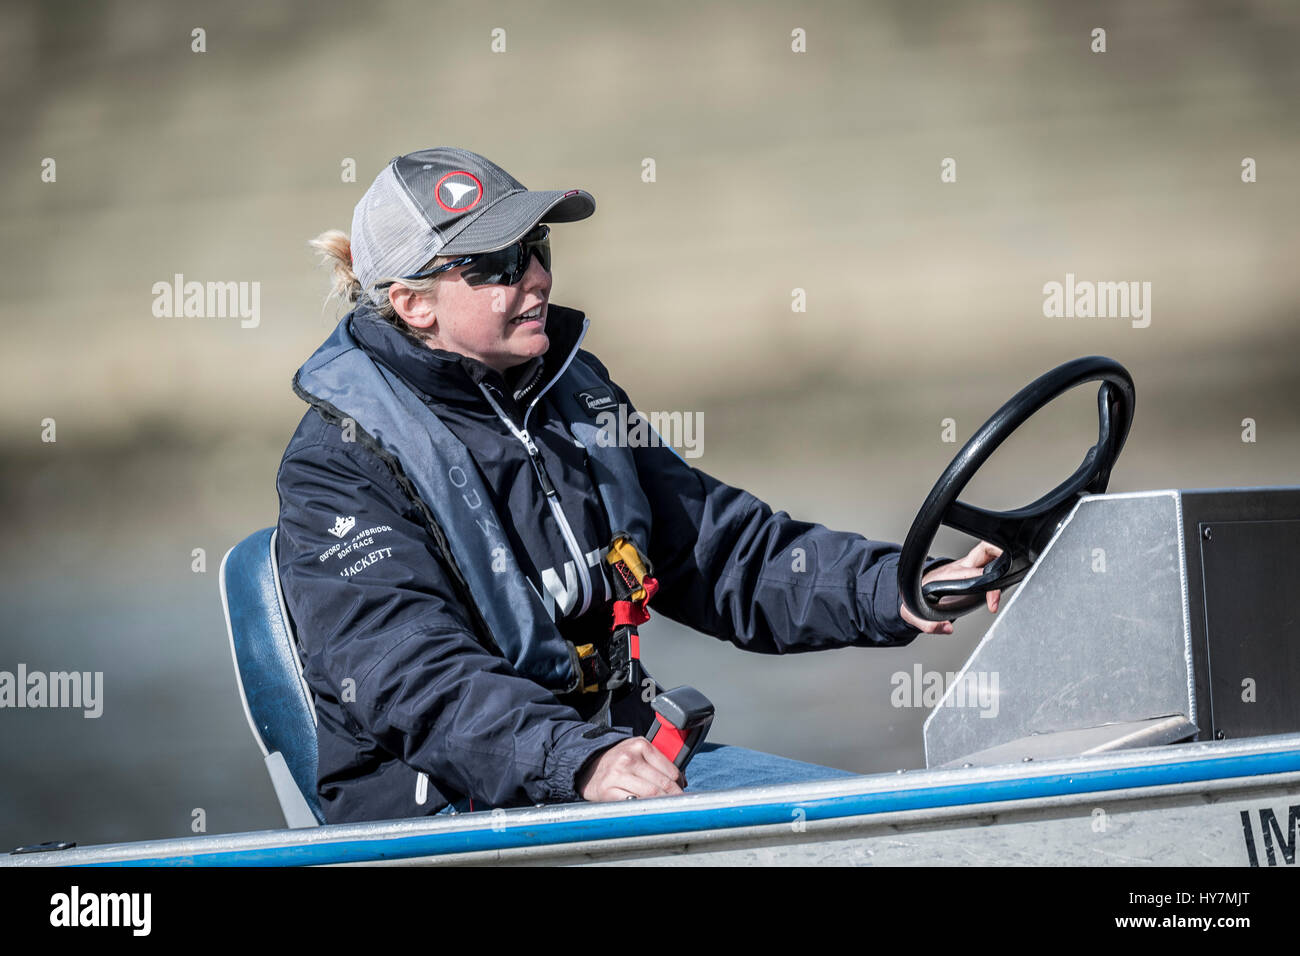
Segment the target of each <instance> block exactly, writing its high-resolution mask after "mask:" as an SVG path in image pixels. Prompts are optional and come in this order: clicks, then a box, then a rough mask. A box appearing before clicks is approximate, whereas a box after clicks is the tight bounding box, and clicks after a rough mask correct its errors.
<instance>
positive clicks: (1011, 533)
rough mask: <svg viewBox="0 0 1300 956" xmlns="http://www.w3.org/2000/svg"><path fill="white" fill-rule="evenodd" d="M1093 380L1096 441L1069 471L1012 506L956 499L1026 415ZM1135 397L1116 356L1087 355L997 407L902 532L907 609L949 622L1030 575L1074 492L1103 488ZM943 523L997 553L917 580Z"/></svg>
mask: <svg viewBox="0 0 1300 956" xmlns="http://www.w3.org/2000/svg"><path fill="white" fill-rule="evenodd" d="M1092 381H1100V382H1101V383H1102V384H1101V387H1100V388H1099V389H1098V390H1097V418H1098V430H1097V444H1095V445H1093V446H1092V447H1091V448H1089V449H1088V453H1087V455H1085V456H1084V459H1083V464H1081V465H1080V466H1079V467H1078V469H1077V470H1076V471H1075V472H1074V474H1073V475H1071V476H1070V477H1069V478H1067V479H1066V480H1065V481H1063V482H1061V484H1060V485H1058V486H1057V487H1056V488H1054V489H1053V490H1052V491H1049V492H1048V493H1047V494H1045V495H1043V497H1041V498H1039V499H1038V500H1037V501H1035V502H1033V503H1032V504H1028V505H1025V506H1024V507H1023V508H1017V509H1016V510H1014V511H986V510H985V509H983V508H976V507H975V506H973V505H968V504H966V503H965V502H962V501H958V500H957V496H958V495H959V494H961V492H962V489H963V488H965V487H966V485H967V484H969V483H970V480H971V479H972V478H973V477H975V472H977V471H978V470H979V468H980V466H981V465H983V464H984V462H985V461H987V460H988V458H989V456H990V455H992V454H993V452H994V451H996V450H997V449H998V446H1000V445H1001V444H1002V443H1003V442H1004V441H1006V440H1007V438H1009V437H1010V436H1011V433H1012V432H1014V431H1015V430H1016V429H1017V428H1019V427H1020V426H1021V425H1022V424H1024V423H1025V421H1027V420H1028V419H1029V417H1030V416H1032V415H1033V414H1034V413H1035V412H1037V411H1038V410H1039V409H1041V408H1042V407H1043V406H1044V405H1046V404H1048V403H1049V402H1050V401H1052V400H1053V399H1054V398H1056V397H1057V396H1058V395H1060V394H1062V393H1063V392H1067V391H1069V390H1070V389H1072V388H1074V387H1075V386H1076V385H1082V384H1083V383H1085V382H1092ZM1133 403H1134V390H1133V379H1132V377H1131V376H1130V375H1129V373H1128V370H1127V369H1126V368H1124V366H1122V365H1120V364H1119V363H1118V362H1116V361H1115V360H1114V359H1110V358H1106V357H1105V356H1103V355H1089V356H1086V357H1084V358H1077V359H1074V360H1073V361H1071V362H1066V363H1065V364H1064V365H1061V366H1058V367H1057V368H1054V369H1052V370H1051V371H1050V372H1048V373H1047V374H1046V375H1042V376H1040V377H1039V378H1037V379H1035V380H1034V381H1033V382H1030V383H1029V384H1028V385H1026V386H1025V387H1024V388H1022V389H1021V390H1020V391H1019V392H1017V393H1016V394H1015V395H1014V396H1013V397H1012V398H1011V400H1010V401H1009V402H1007V403H1006V404H1005V405H1003V406H1002V407H1001V408H999V409H998V410H997V411H996V412H994V414H993V417H992V418H990V419H989V420H988V421H987V422H985V423H984V425H983V426H982V427H981V428H980V430H979V431H977V432H976V433H975V434H974V435H973V436H972V437H971V440H970V441H968V442H967V443H966V444H965V446H964V447H963V448H962V450H961V451H959V452H958V453H957V457H956V458H954V459H953V460H952V463H951V464H950V465H949V466H948V467H947V469H946V470H945V471H944V473H943V474H942V475H941V476H939V480H938V481H937V482H936V483H935V486H934V488H932V489H931V490H930V494H929V497H927V498H926V499H925V503H924V504H922V505H921V510H920V511H918V512H917V514H916V520H915V521H913V522H912V527H911V530H909V531H908V532H907V538H906V540H905V541H904V542H903V552H902V554H901V555H899V559H898V593H899V594H900V595H901V596H902V598H903V600H904V602H906V604H907V607H908V608H909V609H910V610H911V611H912V613H913V614H915V615H916V616H917V617H920V618H922V619H924V620H927V621H950V620H952V619H953V618H955V617H957V616H959V615H962V614H967V613H969V612H970V611H973V610H975V608H977V607H979V606H980V605H981V604H983V603H984V600H985V598H984V595H985V594H986V593H987V592H989V591H996V590H999V589H1001V588H1006V587H1010V586H1011V585H1013V584H1016V583H1017V582H1019V581H1020V580H1021V579H1022V578H1023V577H1024V576H1025V575H1026V574H1028V573H1029V569H1030V568H1031V567H1033V565H1034V562H1035V561H1037V560H1038V556H1039V555H1040V554H1042V552H1043V549H1044V548H1046V546H1047V543H1048V541H1050V540H1051V538H1052V535H1053V534H1055V533H1056V529H1057V528H1058V527H1059V526H1060V522H1061V521H1063V520H1064V519H1065V517H1066V515H1068V514H1069V513H1070V511H1071V510H1072V509H1073V508H1074V504H1075V501H1076V500H1077V499H1078V497H1079V496H1080V495H1089V494H1102V493H1103V492H1105V490H1106V485H1107V483H1108V482H1109V481H1110V471H1111V468H1113V467H1114V465H1115V460H1116V459H1117V458H1119V453H1120V451H1121V450H1122V449H1123V447H1124V440H1125V439H1126V438H1127V437H1128V430H1129V426H1130V425H1131V424H1132V423H1133ZM941 524H944V525H948V526H949V527H950V528H956V529H957V530H958V531H962V532H964V533H966V534H970V535H974V536H975V537H977V538H979V539H981V540H984V541H989V542H992V543H993V544H995V545H997V546H998V547H1000V548H1001V549H1002V554H1001V555H999V556H998V557H997V558H995V559H994V560H992V561H990V562H989V563H988V564H987V565H985V566H984V570H983V573H982V574H980V576H979V577H975V578H962V579H959V580H951V581H931V582H929V583H928V584H926V585H924V586H922V584H921V577H922V568H923V566H924V564H925V559H926V555H927V554H928V553H929V550H930V546H931V544H933V543H934V536H935V534H936V533H937V532H938V531H939V526H940V525H941Z"/></svg>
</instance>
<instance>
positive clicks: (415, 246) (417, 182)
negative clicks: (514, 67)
mask: <svg viewBox="0 0 1300 956" xmlns="http://www.w3.org/2000/svg"><path fill="white" fill-rule="evenodd" d="M595 211H596V200H595V199H593V198H592V196H591V194H590V193H588V192H586V191H585V190H582V189H568V190H560V189H551V190H544V191H538V192H534V191H530V190H529V189H527V188H525V187H524V185H523V184H522V183H520V182H519V180H517V179H515V178H514V177H513V176H511V175H510V174H509V173H507V172H506V171H505V170H504V169H502V168H501V167H500V166H498V165H497V164H496V163H493V162H491V161H490V160H488V159H485V158H484V157H482V156H480V155H478V154H477V153H471V152H470V151H469V150H467V149H457V148H455V147H452V146H437V147H434V148H433V149H421V150H418V151H416V152H414V153H408V154H407V155H405V156H398V157H396V158H394V159H392V160H390V161H389V163H388V165H387V166H386V167H384V170H383V172H381V173H380V174H379V175H378V176H377V177H376V178H375V181H374V182H373V183H371V185H370V188H369V189H367V190H366V193H365V195H364V196H362V197H361V201H360V202H359V203H357V206H356V211H355V212H354V213H353V215H352V271H353V272H354V273H355V274H356V277H357V279H358V280H359V281H360V283H361V286H362V288H363V289H364V290H365V292H366V294H367V295H369V296H370V298H371V300H372V301H374V302H376V303H379V302H381V301H382V300H383V296H382V294H381V293H382V290H375V289H374V288H373V286H374V284H375V283H376V282H379V281H381V280H384V279H393V278H400V277H402V276H409V275H413V274H415V273H417V272H419V271H420V269H421V268H422V267H423V266H425V265H426V264H428V263H429V261H430V260H432V259H434V258H435V257H437V256H461V255H467V254H469V253H472V252H492V251H494V250H496V249H504V248H505V247H506V246H508V245H510V244H511V243H513V242H516V241H517V240H518V239H519V238H520V237H521V236H523V235H524V234H525V233H527V232H528V231H529V230H530V229H532V228H533V226H535V225H537V224H538V223H539V222H576V221H578V220H579V219H586V218H587V217H588V216H590V215H591V214H592V213H593V212H595Z"/></svg>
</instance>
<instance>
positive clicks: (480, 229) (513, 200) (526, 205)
mask: <svg viewBox="0 0 1300 956" xmlns="http://www.w3.org/2000/svg"><path fill="white" fill-rule="evenodd" d="M595 211H596V200H595V199H594V198H593V197H592V195H591V193H589V192H587V191H586V190H584V189H551V190H541V191H536V192H534V191H532V190H529V191H527V192H522V193H515V194H513V195H511V196H506V197H505V198H504V199H500V200H498V201H497V202H496V203H494V204H493V205H492V206H490V207H489V208H488V209H486V210H485V211H484V212H483V213H482V215H480V216H479V217H478V218H477V219H475V220H474V221H473V222H471V223H470V224H469V225H468V226H466V227H465V228H464V229H463V230H462V231H461V232H460V233H459V234H458V235H457V236H456V238H454V239H452V240H451V241H450V242H448V243H447V244H446V245H445V246H443V247H442V248H441V249H440V250H438V255H440V256H462V255H468V254H469V253H472V252H493V251H494V250H496V249H504V248H505V247H506V246H508V245H510V244H511V243H512V242H517V241H518V240H519V238H520V237H521V236H523V235H524V234H526V233H527V232H528V231H529V230H530V229H532V228H533V227H534V226H535V225H537V224H538V223H539V222H577V221H578V220H580V219H586V218H587V217H588V216H590V215H591V214H592V213H594V212H595Z"/></svg>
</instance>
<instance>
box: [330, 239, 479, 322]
mask: <svg viewBox="0 0 1300 956" xmlns="http://www.w3.org/2000/svg"><path fill="white" fill-rule="evenodd" d="M307 244H308V245H309V246H311V247H312V248H313V249H315V250H316V252H317V253H318V254H319V255H320V257H321V261H322V262H323V263H324V264H325V265H327V266H329V267H330V281H331V286H330V291H329V292H328V293H326V295H325V301H326V302H328V301H329V300H330V298H331V297H337V298H339V299H341V300H342V301H344V302H348V303H352V302H356V301H357V300H358V299H360V298H361V296H362V295H364V294H365V291H366V290H365V289H363V288H362V287H361V281H360V280H359V279H358V278H357V275H356V273H355V272H353V271H352V240H350V239H349V238H348V235H347V233H345V232H342V231H340V230H338V229H329V230H327V231H325V232H322V233H321V234H320V235H319V236H317V237H316V238H315V239H311V240H309V241H308V243H307ZM454 258H455V257H454V256H438V257H437V258H435V259H434V260H433V261H432V262H429V263H426V264H425V265H424V266H423V267H422V268H421V269H420V270H419V271H420V272H427V271H428V270H430V269H433V268H436V267H437V266H440V265H442V264H443V263H445V262H450V261H452V259H454ZM438 278H439V277H438V276H434V277H433V278H430V279H400V278H398V277H397V276H386V277H384V278H381V279H380V280H378V281H380V282H396V283H399V284H401V285H404V286H405V287H406V288H408V289H410V290H411V291H412V292H414V293H416V294H417V295H428V294H429V293H430V292H432V291H433V289H434V287H435V286H436V285H437V282H438ZM375 310H376V311H377V312H378V313H379V314H380V316H381V317H383V318H384V319H386V320H387V321H389V322H390V323H392V325H393V326H394V327H395V328H396V329H397V330H398V331H399V332H402V333H403V334H405V335H406V336H408V337H410V338H412V339H415V340H416V341H417V342H420V343H422V344H423V343H424V341H425V340H424V336H423V335H422V334H421V331H420V330H419V329H413V328H411V326H409V325H407V324H406V322H405V321H404V320H403V319H402V317H401V316H400V315H398V314H397V311H396V310H395V309H394V308H393V303H392V302H391V301H389V298H388V296H387V295H385V296H383V297H382V298H381V299H380V301H379V302H378V303H377V304H376V305H375Z"/></svg>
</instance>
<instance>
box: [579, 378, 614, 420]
mask: <svg viewBox="0 0 1300 956" xmlns="http://www.w3.org/2000/svg"><path fill="white" fill-rule="evenodd" d="M573 397H574V398H576V399H577V400H578V401H579V402H580V403H582V407H583V408H585V409H586V410H587V411H589V412H590V413H591V414H592V416H593V417H594V416H595V415H596V413H597V412H603V411H605V410H606V409H609V408H613V407H614V393H613V392H612V391H611V390H610V388H609V386H607V385H597V386H595V387H593V388H585V389H583V390H582V391H581V392H574V393H573Z"/></svg>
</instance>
